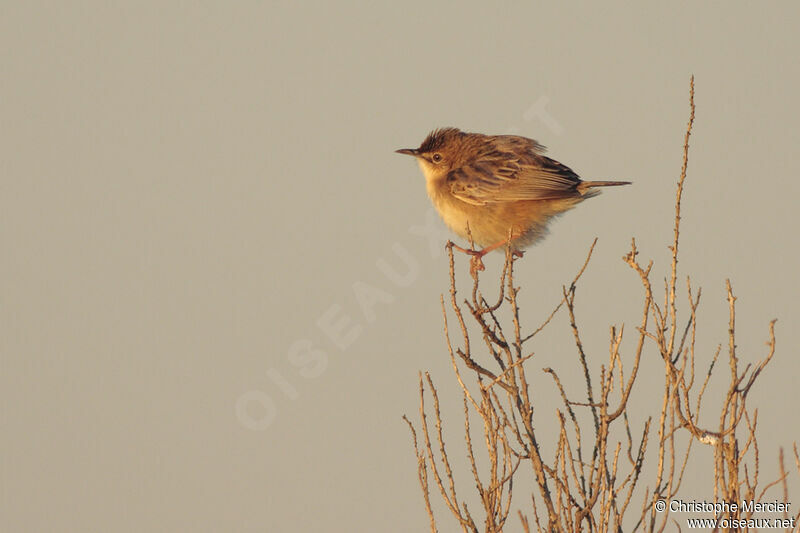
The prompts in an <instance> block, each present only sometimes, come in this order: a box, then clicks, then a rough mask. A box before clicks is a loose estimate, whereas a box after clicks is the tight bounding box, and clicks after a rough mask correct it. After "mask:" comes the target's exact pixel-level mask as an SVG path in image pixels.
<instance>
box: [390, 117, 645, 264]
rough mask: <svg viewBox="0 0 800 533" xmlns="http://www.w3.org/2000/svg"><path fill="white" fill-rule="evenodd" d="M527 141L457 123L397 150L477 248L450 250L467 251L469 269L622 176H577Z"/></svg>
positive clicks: (540, 234) (514, 246)
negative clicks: (416, 168)
mask: <svg viewBox="0 0 800 533" xmlns="http://www.w3.org/2000/svg"><path fill="white" fill-rule="evenodd" d="M545 151H546V149H545V147H544V146H542V145H541V144H539V143H538V142H536V141H535V140H533V139H529V138H527V137H521V136H518V135H483V134H481V133H469V132H464V131H461V130H460V129H458V128H452V127H447V128H439V129H436V130H433V131H432V132H431V133H430V134H429V135H428V136H427V137H426V138H425V140H424V141H422V144H420V145H419V148H402V149H400V150H396V152H397V153H399V154H405V155H410V156H413V157H414V158H416V160H417V162H418V163H419V167H420V169H421V170H422V174H423V175H424V176H425V183H426V188H427V191H428V196H429V197H430V199H431V201H432V202H433V205H434V207H435V208H436V210H437V211H438V212H439V215H440V216H441V218H442V220H443V221H444V223H445V224H446V225H447V226H448V227H449V228H450V229H451V230H452V231H453V232H455V233H456V234H457V235H459V236H460V237H462V238H464V239H467V240H470V241H471V242H472V243H473V247H474V245H478V246H481V247H483V249H481V250H472V249H465V248H462V247H460V246H455V245H454V247H455V248H457V249H458V250H460V251H462V252H465V253H468V254H470V255H471V256H472V259H473V263H472V270H473V273H474V271H475V270H483V269H484V267H483V262H482V258H483V256H484V255H486V254H487V253H489V252H491V251H492V250H495V249H498V248H500V247H502V246H504V245H508V244H509V240H510V247H511V250H512V252H513V253H514V254H515V255H517V256H521V255H522V253H523V248H526V247H528V246H531V245H533V244H535V243H536V242H538V241H540V240H541V239H543V238H544V237H545V236H546V234H547V226H548V223H549V222H550V221H551V220H552V219H553V218H554V217H557V216H558V215H561V214H562V213H564V212H565V211H568V210H569V209H572V208H573V207H575V206H576V205H577V204H579V203H580V202H582V201H584V200H586V199H587V198H593V197H594V196H597V195H598V194H600V191H599V190H598V188H599V187H614V186H619V185H629V184H630V183H631V182H629V181H583V180H582V179H581V178H580V177H579V176H578V175H577V174H576V173H575V172H574V171H573V170H572V169H570V168H569V167H567V166H566V165H564V164H562V163H559V162H558V161H556V160H554V159H551V158H549V157H547V156H545V155H544V153H545Z"/></svg>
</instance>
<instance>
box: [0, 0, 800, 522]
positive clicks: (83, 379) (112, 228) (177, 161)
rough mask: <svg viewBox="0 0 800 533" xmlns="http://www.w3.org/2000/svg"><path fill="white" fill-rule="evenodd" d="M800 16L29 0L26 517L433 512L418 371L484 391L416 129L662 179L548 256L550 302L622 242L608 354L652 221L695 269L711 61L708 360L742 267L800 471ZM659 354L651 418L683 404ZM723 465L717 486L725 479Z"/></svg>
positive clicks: (23, 106)
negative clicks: (451, 288) (419, 442)
mask: <svg viewBox="0 0 800 533" xmlns="http://www.w3.org/2000/svg"><path fill="white" fill-rule="evenodd" d="M798 16H800V8H799V7H798V5H797V4H796V3H790V2H776V3H770V4H768V5H762V6H760V7H759V8H758V9H757V10H754V9H753V8H752V6H751V5H748V4H745V3H744V2H733V3H730V2H729V3H724V4H722V3H704V4H696V3H689V2H685V3H680V2H673V3H669V5H665V4H657V5H656V4H639V5H631V4H627V3H622V2H612V3H604V4H602V5H600V4H593V3H588V2H578V3H574V4H571V5H570V6H564V5H562V4H557V3H555V2H553V3H546V4H545V3H521V2H520V3H504V4H499V5H498V4H491V3H486V2H465V3H460V4H458V5H454V4H445V3H430V2H402V3H393V4H391V5H376V4H374V3H366V2H364V3H359V2H339V3H321V2H309V3H292V2H252V1H251V2H237V3H223V2H203V3H185V2H171V3H161V2H139V3H136V4H131V5H110V4H108V3H105V2H77V3H48V2H25V3H19V2H18V3H13V4H9V5H6V6H4V7H3V8H2V16H0V45H1V46H2V54H1V55H2V69H3V76H2V78H3V82H2V89H1V90H0V93H2V95H3V96H2V98H0V117H1V118H2V123H3V128H2V129H0V137H1V139H0V140H1V141H2V142H0V168H2V173H1V174H0V221H1V223H0V243H2V249H3V250H4V253H3V254H2V255H0V274H2V275H0V339H2V341H1V342H0V357H1V358H2V372H0V397H1V398H2V411H0V419H1V420H2V428H3V430H2V432H1V434H0V456H2V457H3V466H2V469H1V471H0V483H1V485H0V486H1V488H2V491H1V496H0V497H1V498H2V504H1V505H0V507H2V509H3V511H2V513H0V529H2V530H4V531H43V530H51V531H87V530H90V531H101V530H107V531H108V530H111V531H120V532H123V531H187V530H191V531H225V530H227V531H309V532H311V531H326V532H330V531H375V530H381V531H386V532H393V531H398V532H400V531H417V530H424V529H425V528H427V527H428V526H427V516H426V515H425V512H424V509H423V505H422V498H421V494H420V492H419V487H418V485H417V474H416V460H415V458H414V455H413V450H412V447H411V441H410V436H409V433H408V428H407V426H406V425H405V423H404V422H403V421H402V419H401V416H402V415H403V414H408V415H409V416H415V415H416V413H417V409H418V396H417V395H418V382H417V379H418V372H419V371H429V372H430V373H431V376H432V378H433V379H434V380H435V381H436V383H437V384H438V385H439V386H440V394H441V395H442V397H443V398H446V400H444V403H445V405H449V406H456V407H457V406H458V405H459V404H460V401H461V398H460V393H459V390H458V385H457V383H455V380H454V378H453V375H452V370H451V368H450V360H449V357H448V355H447V351H446V344H445V341H444V337H443V331H442V325H443V323H442V316H441V308H440V303H439V298H440V294H442V293H446V291H447V288H448V285H447V283H448V272H447V260H446V256H445V255H444V252H443V248H442V244H443V240H446V239H447V238H448V236H449V234H448V233H447V230H446V229H445V228H444V226H443V225H442V224H441V222H440V221H439V220H438V217H437V215H436V213H435V212H434V211H433V210H432V207H431V204H430V201H429V199H428V198H427V195H426V193H425V187H424V179H423V177H422V175H421V173H420V172H419V169H418V168H417V166H416V165H415V164H414V163H413V162H412V161H411V160H410V159H409V158H408V157H407V156H401V155H397V154H395V153H394V150H396V149H398V148H407V147H414V146H417V145H418V144H419V143H420V141H421V140H422V139H423V138H424V137H425V136H426V135H427V133H428V132H429V131H430V130H432V129H434V128H437V127H443V126H455V127H459V128H462V129H464V130H466V131H475V132H482V133H488V134H500V133H514V134H518V135H524V136H527V137H531V138H534V139H536V140H537V141H539V142H540V143H541V144H543V145H545V146H547V147H548V150H549V152H548V154H549V155H550V156H551V157H553V158H555V159H557V160H559V161H561V162H562V163H564V164H567V165H568V166H570V167H571V168H572V169H573V170H575V171H576V172H577V173H578V174H579V175H581V176H582V177H583V178H584V179H587V180H593V179H616V180H629V181H632V182H633V185H631V186H629V187H625V188H615V189H613V190H606V191H604V193H603V194H602V195H601V196H599V197H598V198H595V199H592V200H591V201H588V202H586V203H584V204H582V205H581V206H579V207H578V208H577V209H575V210H574V211H571V212H569V213H567V214H565V215H564V216H563V217H561V218H559V219H558V220H557V221H556V222H555V223H554V224H552V226H551V231H550V235H549V237H548V238H547V239H546V240H545V241H543V242H542V243H540V244H538V245H537V246H535V247H534V248H531V249H530V250H529V251H528V253H527V254H526V255H525V257H524V259H523V260H522V261H521V262H519V263H518V282H519V283H520V284H521V286H522V287H523V290H522V291H521V293H520V298H521V299H522V300H523V301H522V305H523V315H522V319H523V320H524V321H525V322H526V323H527V324H531V325H533V324H538V323H539V322H541V320H543V319H544V318H545V317H546V316H547V315H548V314H549V312H550V310H551V309H552V308H553V307H554V305H555V304H557V303H558V301H559V298H560V295H561V287H562V285H563V284H565V283H568V282H569V281H570V280H571V279H572V278H573V277H574V274H575V272H577V270H578V269H579V268H580V265H581V264H582V263H583V260H584V258H585V256H586V253H587V250H588V248H589V246H590V245H591V243H592V241H593V240H594V239H595V238H597V239H598V243H597V245H596V248H595V251H594V255H593V258H592V261H591V263H590V265H589V267H588V268H587V271H586V273H585V275H584V277H583V278H582V285H581V287H580V289H579V290H580V292H579V301H578V309H579V311H578V312H579V318H580V320H581V324H582V328H583V329H582V331H583V335H584V342H585V344H586V346H587V350H588V355H589V358H590V361H591V365H592V366H593V368H598V367H599V365H600V364H602V363H603V362H605V361H606V359H607V356H608V332H609V328H610V326H612V325H617V326H619V325H621V324H626V325H627V328H628V330H629V331H630V332H633V331H634V329H633V326H634V324H636V323H637V321H638V317H639V313H640V312H641V301H642V300H641V289H640V285H639V282H638V278H637V277H636V275H635V273H634V272H633V271H632V270H630V268H629V267H628V266H627V265H625V264H624V262H623V261H622V259H621V258H622V256H624V255H625V254H626V253H627V252H628V250H629V249H630V243H631V238H635V239H636V241H637V246H638V248H639V251H640V257H641V258H642V259H643V260H645V261H646V260H649V259H653V261H654V267H653V268H654V276H655V279H657V280H659V279H661V278H663V277H664V276H665V275H666V274H667V272H668V258H669V251H668V250H667V246H668V245H669V244H670V243H671V240H672V223H673V219H674V213H673V208H674V191H675V184H676V180H677V177H678V175H679V172H680V166H681V161H682V147H683V138H684V132H685V129H686V121H687V118H688V85H689V79H690V76H691V75H694V76H695V85H696V96H695V102H696V106H697V110H696V121H695V127H694V131H693V134H692V138H691V152H690V156H689V172H688V176H687V181H686V188H685V191H684V201H683V210H682V234H681V248H680V253H681V255H680V263H679V265H680V269H681V270H680V273H679V275H680V279H681V280H684V279H685V278H686V276H690V277H691V280H692V283H693V284H694V285H695V286H697V287H702V289H703V297H702V303H701V308H700V313H701V314H700V319H699V320H700V327H701V330H700V334H699V335H698V341H697V342H698V353H699V354H701V355H702V357H703V358H704V359H703V360H704V361H706V362H707V361H709V358H710V357H711V355H712V354H713V352H714V349H715V348H716V346H717V345H718V344H720V343H723V344H725V343H726V342H727V329H726V328H727V326H726V324H727V316H728V315H727V313H728V306H727V302H726V301H725V280H726V279H730V280H731V283H732V285H733V289H734V293H735V294H736V296H737V298H738V300H737V306H738V307H737V334H738V338H737V345H738V349H739V353H740V357H741V358H742V360H743V361H745V362H757V361H758V360H760V359H761V358H763V357H764V355H765V354H766V347H765V345H764V343H765V342H766V341H767V339H768V329H767V328H768V323H769V321H770V320H772V319H773V318H777V319H778V322H777V324H776V337H777V352H776V355H775V359H774V360H773V362H772V363H771V364H770V366H769V367H768V368H767V369H766V370H765V372H764V373H763V374H762V377H761V378H760V379H759V381H758V383H757V385H756V386H755V387H754V389H753V392H752V393H751V396H750V400H749V401H750V402H752V405H753V406H757V407H758V408H759V431H761V432H762V433H760V435H763V436H762V438H761V439H762V440H761V441H760V450H761V454H762V455H761V462H762V463H761V464H762V470H763V475H764V476H767V477H769V476H768V474H770V475H773V476H774V474H775V473H776V472H777V466H776V465H777V463H776V461H777V454H778V449H779V447H781V446H783V447H784V448H786V449H787V451H788V450H789V449H790V447H791V444H792V442H793V441H795V440H797V437H798V434H797V429H796V428H797V427H798V422H800V415H799V414H798V411H797V409H796V408H794V407H795V406H797V405H799V404H800V397H799V396H798V392H797V387H796V379H795V378H796V375H797V373H798V371H799V370H800V366H798V362H797V361H798V360H797V358H796V354H797V353H798V348H800V344H798V340H797V337H796V336H795V335H793V334H792V331H794V330H796V329H797V328H796V326H797V323H798V320H799V319H800V314H799V312H798V307H797V305H796V302H797V300H798V297H799V296H800V294H799V291H798V283H797V278H796V276H797V272H798V271H800V254H798V249H797V239H796V236H795V233H796V231H795V230H796V228H797V227H798V222H800V218H799V217H798V214H797V213H798V212H797V209H796V203H797V196H798V194H797V193H798V192H800V189H799V186H798V181H797V177H798V175H800V162H799V161H798V158H797V157H795V152H796V146H795V145H796V125H797V124H798V123H799V122H800V104H798V99H797V94H798V93H800V87H798V85H799V84H800V63H799V62H798V61H797V58H796V54H797V50H798V37H797V32H796V21H797V20H798ZM461 244H464V243H461ZM501 259H502V257H501V256H500V255H499V254H497V255H494V256H491V257H488V258H487V260H486V265H487V271H486V273H485V274H484V275H485V276H486V279H487V280H492V279H495V278H496V276H497V275H498V272H499V268H500V263H501ZM461 268H462V269H463V270H462V272H463V275H464V277H466V263H462V264H461ZM682 283H683V281H682ZM679 287H680V288H681V289H682V288H683V287H684V285H682V284H680V285H679ZM681 297H682V298H685V293H684V294H683V295H681ZM684 301H685V300H684ZM684 310H685V308H684ZM684 316H685V315H684ZM571 335H572V334H571V331H570V329H569V323H568V321H567V317H566V316H565V315H564V314H559V315H556V317H555V318H554V320H553V323H552V324H551V326H550V328H549V329H548V333H547V335H546V336H544V337H543V339H542V340H541V342H540V343H539V344H537V345H536V346H535V347H534V349H535V350H536V351H537V352H538V353H539V355H537V356H536V358H534V360H532V361H531V365H532V368H536V369H538V368H542V367H546V366H550V367H554V368H556V369H558V370H559V371H560V373H561V374H562V375H563V376H567V378H566V379H568V377H569V376H570V373H571V372H575V366H574V359H573V358H574V346H573V345H572V344H571V342H572V340H571ZM632 339H633V337H632V336H631V337H628V340H630V341H631V342H632ZM627 353H628V354H629V353H630V352H627ZM651 357H655V356H653V355H652V354H651ZM654 361H655V360H654V359H650V363H651V366H650V367H648V368H651V369H652V368H654V369H655V371H654V372H652V373H650V372H644V373H643V376H642V378H641V379H642V381H641V383H640V384H639V386H637V390H636V391H635V392H634V393H635V394H639V395H640V396H638V398H640V399H641V405H643V406H644V405H647V403H646V402H647V400H648V399H653V398H656V399H658V398H660V390H661V386H662V385H661V381H660V376H659V375H658V372H659V367H658V366H657V364H656V363H655V362H654ZM536 379H537V380H541V381H539V382H537V383H538V384H539V385H538V386H539V387H540V388H541V389H542V390H544V389H546V388H551V387H552V384H551V383H550V382H549V381H548V380H547V379H546V376H539V375H537V378H536ZM720 379H723V378H720ZM653 391H658V392H653ZM637 405H638V404H637ZM554 410H555V405H545V406H542V412H543V413H544V414H543V415H542V418H541V419H539V424H540V427H542V428H543V429H542V430H543V431H547V430H548V428H552V427H554V426H552V424H553V416H550V414H548V413H553V412H554ZM453 416H454V417H455V418H454V419H453V425H454V427H453V429H452V431H453V432H454V433H453V435H458V433H457V432H458V430H459V428H460V419H458V418H457V416H458V413H457V412H456V414H455V415H453ZM642 416H644V413H642ZM710 416H711V419H713V420H716V419H715V418H714V415H710ZM448 434H449V433H448ZM453 438H454V439H455V440H454V441H453V442H454V446H455V445H456V444H455V443H457V442H458V440H457V439H458V437H453ZM697 453H698V454H699V455H698V462H697V464H696V467H695V468H694V469H693V471H692V472H691V473H690V474H689V479H687V489H686V490H687V493H688V494H691V495H693V496H694V497H696V498H705V499H711V498H712V497H713V494H712V486H711V484H710V482H709V479H710V478H709V477H708V468H710V465H711V463H710V459H709V457H708V453H709V451H708V450H705V449H702V450H699V451H698V452H697ZM703 454H706V455H703ZM703 457H705V459H703ZM464 468H466V467H464ZM459 472H460V473H461V474H463V475H464V476H465V477H463V478H462V479H463V482H464V483H465V484H466V485H467V486H469V485H470V483H471V481H470V479H469V477H468V476H469V473H468V471H467V470H466V469H464V470H459ZM459 472H457V473H459ZM795 479H796V478H795ZM797 487H798V485H797V483H796V481H795V484H794V485H792V494H790V498H789V501H791V500H792V497H791V496H792V495H793V494H794V495H796V494H798V492H797V490H798V488H797ZM525 501H527V498H526V497H522V498H521V500H520V503H519V505H520V506H524V505H525V503H524V502H525ZM439 518H440V520H441V524H442V530H448V527H452V522H449V521H448V520H449V517H448V516H447V515H446V514H441V515H440V516H439Z"/></svg>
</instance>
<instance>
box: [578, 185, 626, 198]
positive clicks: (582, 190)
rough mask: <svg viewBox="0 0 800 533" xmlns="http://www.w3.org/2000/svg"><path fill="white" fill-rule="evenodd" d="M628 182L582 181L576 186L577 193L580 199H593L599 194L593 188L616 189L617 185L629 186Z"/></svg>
mask: <svg viewBox="0 0 800 533" xmlns="http://www.w3.org/2000/svg"><path fill="white" fill-rule="evenodd" d="M630 184H631V182H630V181H582V182H580V183H579V184H578V193H579V194H580V195H581V199H582V200H585V199H587V198H593V197H595V196H597V195H598V194H600V191H598V190H597V189H595V187H616V186H617V185H630Z"/></svg>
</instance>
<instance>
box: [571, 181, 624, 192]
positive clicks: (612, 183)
mask: <svg viewBox="0 0 800 533" xmlns="http://www.w3.org/2000/svg"><path fill="white" fill-rule="evenodd" d="M630 184H631V182H630V181H584V182H583V183H581V184H580V185H579V186H578V188H580V189H583V190H586V189H591V188H592V187H616V186H617V185H630Z"/></svg>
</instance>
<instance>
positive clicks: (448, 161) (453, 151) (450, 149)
mask: <svg viewBox="0 0 800 533" xmlns="http://www.w3.org/2000/svg"><path fill="white" fill-rule="evenodd" d="M465 135H466V134H465V133H463V132H462V131H461V130H459V129H457V128H441V129H438V130H434V131H432V132H431V133H430V134H429V135H428V136H427V137H426V138H425V140H424V141H422V144H420V145H419V148H403V149H400V150H397V153H398V154H406V155H411V156H414V157H415V158H417V162H418V163H419V167H420V168H421V169H422V173H423V174H424V175H425V178H426V179H427V180H429V181H430V180H436V179H439V178H442V177H444V176H445V175H446V174H447V173H448V172H450V170H452V169H453V168H454V167H455V166H456V165H457V162H458V160H459V154H460V151H461V145H462V142H461V141H462V138H463V137H464V136H465Z"/></svg>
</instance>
